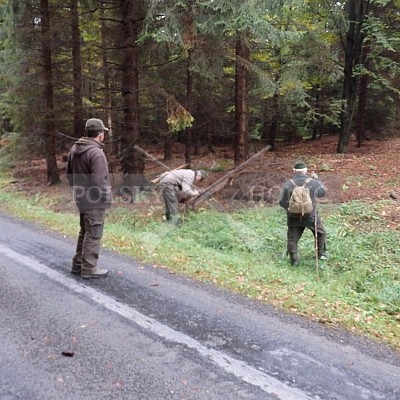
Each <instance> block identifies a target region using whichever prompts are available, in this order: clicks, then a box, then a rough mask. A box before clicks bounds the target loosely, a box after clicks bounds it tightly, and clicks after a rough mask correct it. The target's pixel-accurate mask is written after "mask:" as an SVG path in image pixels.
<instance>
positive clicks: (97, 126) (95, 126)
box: [85, 118, 108, 132]
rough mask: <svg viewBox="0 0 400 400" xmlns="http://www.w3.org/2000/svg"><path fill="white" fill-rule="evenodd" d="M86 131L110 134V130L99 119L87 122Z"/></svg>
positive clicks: (91, 119)
mask: <svg viewBox="0 0 400 400" xmlns="http://www.w3.org/2000/svg"><path fill="white" fill-rule="evenodd" d="M85 130H86V131H96V132H99V131H103V132H108V128H106V127H105V126H104V124H103V121H102V120H101V119H98V118H90V119H88V120H87V121H86V125H85Z"/></svg>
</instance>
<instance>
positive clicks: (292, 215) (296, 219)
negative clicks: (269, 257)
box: [279, 161, 329, 267]
mask: <svg viewBox="0 0 400 400" xmlns="http://www.w3.org/2000/svg"><path fill="white" fill-rule="evenodd" d="M293 173H294V176H293V178H292V179H290V180H288V181H286V182H285V183H284V185H283V187H282V190H281V197H280V199H279V205H280V206H281V207H283V208H284V209H285V210H286V211H287V227H288V230H287V252H288V254H289V256H290V263H291V264H292V265H293V266H295V267H297V266H299V264H300V259H299V256H298V252H297V244H298V242H299V240H300V238H301V236H302V234H303V232H304V229H305V228H308V229H310V230H311V231H312V233H313V234H314V238H316V251H318V258H320V259H327V258H328V257H329V255H328V253H327V251H326V231H325V228H324V226H323V225H322V222H321V218H320V217H319V215H318V212H317V209H316V199H317V198H320V197H324V196H325V193H326V191H325V188H324V186H323V184H322V182H321V181H320V180H319V179H318V175H317V174H316V173H314V172H313V173H312V174H311V177H310V176H308V175H307V166H306V164H305V163H304V161H296V163H295V164H294V166H293Z"/></svg>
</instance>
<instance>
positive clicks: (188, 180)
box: [159, 169, 207, 225]
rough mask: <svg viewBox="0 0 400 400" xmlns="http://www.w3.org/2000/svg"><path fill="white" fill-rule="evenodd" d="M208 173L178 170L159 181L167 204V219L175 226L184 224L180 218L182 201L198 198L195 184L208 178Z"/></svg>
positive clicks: (163, 176) (166, 174) (167, 173)
mask: <svg viewBox="0 0 400 400" xmlns="http://www.w3.org/2000/svg"><path fill="white" fill-rule="evenodd" d="M206 175H207V174H206V171H204V170H197V171H193V170H191V169H177V170H174V171H170V172H166V173H165V174H163V175H162V176H161V179H160V181H159V184H160V187H161V189H162V194H163V199H164V203H165V217H166V219H167V221H170V222H172V223H174V224H177V225H178V224H180V223H182V219H181V218H180V217H179V210H178V204H179V201H180V200H187V199H189V198H190V197H193V196H197V195H198V194H199V191H198V190H197V189H196V188H194V187H193V186H194V184H195V183H196V182H199V181H201V180H203V179H205V178H206Z"/></svg>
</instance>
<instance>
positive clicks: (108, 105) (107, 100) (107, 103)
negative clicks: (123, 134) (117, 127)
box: [99, 1, 118, 153]
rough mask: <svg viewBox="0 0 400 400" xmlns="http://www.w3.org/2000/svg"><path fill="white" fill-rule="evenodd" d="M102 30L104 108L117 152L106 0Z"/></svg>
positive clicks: (114, 148)
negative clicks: (105, 16)
mask: <svg viewBox="0 0 400 400" xmlns="http://www.w3.org/2000/svg"><path fill="white" fill-rule="evenodd" d="M99 3H100V31H101V57H102V61H103V80H104V108H105V110H106V115H107V127H108V135H109V137H110V141H111V146H110V147H111V152H115V153H116V152H117V148H118V146H117V143H116V142H115V140H114V138H113V133H114V131H113V118H112V97H111V93H110V90H111V88H110V72H109V65H108V52H107V40H106V38H107V34H106V26H105V22H104V1H100V2H99Z"/></svg>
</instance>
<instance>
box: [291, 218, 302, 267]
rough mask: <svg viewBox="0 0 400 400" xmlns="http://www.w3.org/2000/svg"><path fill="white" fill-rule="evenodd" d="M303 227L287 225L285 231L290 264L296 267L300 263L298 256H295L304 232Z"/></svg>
mask: <svg viewBox="0 0 400 400" xmlns="http://www.w3.org/2000/svg"><path fill="white" fill-rule="evenodd" d="M304 228H305V227H304V226H298V225H295V226H291V225H288V231H287V251H288V253H289V256H290V263H291V264H292V265H294V266H295V267H297V266H298V265H299V263H300V259H299V256H298V254H297V244H298V242H299V240H300V238H301V235H302V234H303V232H304Z"/></svg>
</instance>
